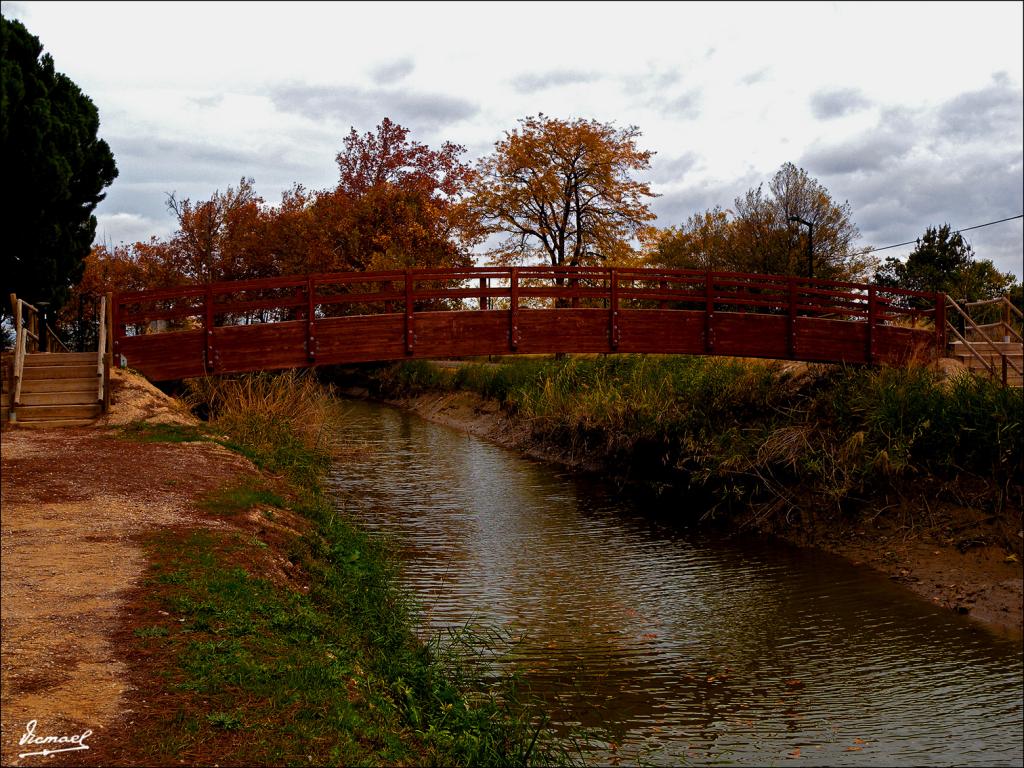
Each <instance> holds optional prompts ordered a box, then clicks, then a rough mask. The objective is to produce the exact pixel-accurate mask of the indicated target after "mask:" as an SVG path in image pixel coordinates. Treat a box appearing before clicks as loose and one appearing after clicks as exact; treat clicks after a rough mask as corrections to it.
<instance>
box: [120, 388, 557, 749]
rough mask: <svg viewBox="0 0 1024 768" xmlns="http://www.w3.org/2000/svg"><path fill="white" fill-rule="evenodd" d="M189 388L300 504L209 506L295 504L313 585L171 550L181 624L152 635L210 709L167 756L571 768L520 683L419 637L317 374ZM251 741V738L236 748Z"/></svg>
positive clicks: (197, 545)
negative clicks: (329, 489) (332, 468)
mask: <svg viewBox="0 0 1024 768" xmlns="http://www.w3.org/2000/svg"><path fill="white" fill-rule="evenodd" d="M187 387H188V390H187V400H188V402H189V403H190V404H191V405H192V407H193V408H195V409H196V410H198V411H201V412H202V413H204V414H205V415H206V416H207V417H208V419H209V422H210V427H211V429H212V430H213V431H215V432H216V433H222V434H224V435H226V436H227V437H228V444H229V445H231V446H232V447H235V448H237V449H238V450H239V451H241V452H242V453H244V454H245V455H247V456H250V457H251V458H252V459H253V460H254V461H255V462H256V463H257V464H258V465H260V466H262V467H265V468H266V469H268V470H271V471H274V472H278V473H281V474H283V475H285V477H286V478H287V480H289V481H290V485H291V488H292V491H293V492H294V494H293V495H294V498H292V499H291V501H290V502H289V501H287V500H285V499H284V498H282V497H281V496H276V497H274V498H271V496H270V495H269V494H268V493H267V492H265V491H263V490H261V489H259V488H256V489H244V488H243V489H242V491H245V493H242V492H239V490H238V489H234V488H233V489H231V490H232V493H231V495H230V497H226V498H222V497H223V496H224V494H220V495H217V494H214V495H213V496H212V497H211V498H210V499H209V503H210V504H211V505H219V506H218V507H217V508H218V509H219V508H220V507H223V506H224V505H225V504H228V505H229V506H231V508H232V510H233V509H234V506H237V504H239V503H244V500H245V499H248V498H250V497H251V499H252V500H253V503H254V504H257V505H258V506H265V505H266V504H268V503H275V504H276V503H287V504H290V506H291V507H292V509H293V510H294V511H295V512H298V513H299V514H301V515H302V516H303V517H304V518H306V519H307V520H308V521H309V522H310V526H309V528H308V530H307V531H306V532H305V533H304V534H302V535H301V536H296V538H295V539H294V540H293V541H292V542H291V544H290V551H289V552H288V555H289V557H288V559H289V560H290V561H291V562H293V563H295V565H296V566H298V568H299V571H298V572H301V574H302V579H303V581H304V582H305V584H306V585H307V586H308V589H307V590H305V591H301V590H294V589H289V588H288V587H283V586H281V585H276V584H273V583H271V582H270V581H268V580H267V579H265V578H262V577H261V576H260V574H258V573H249V572H248V571H247V569H245V568H240V567H238V565H237V563H245V562H255V561H258V560H259V558H258V557H256V556H253V555H252V554H251V553H249V552H248V550H246V547H252V546H259V544H260V542H256V543H255V544H253V543H251V542H249V543H246V542H247V538H246V537H239V536H237V535H236V536H235V537H234V538H233V539H230V540H228V539H226V538H224V539H223V540H222V539H218V538H217V537H218V536H221V534H217V533H216V532H211V533H196V534H195V535H193V536H192V537H191V538H190V539H189V540H188V541H187V542H180V541H178V540H174V541H160V542H157V543H156V559H157V561H158V565H157V570H158V573H159V575H158V577H157V578H156V583H157V584H158V585H159V589H158V592H157V594H158V599H159V600H160V601H161V602H160V606H159V608H160V610H161V611H163V612H162V613H159V612H156V615H159V616H167V615H168V614H171V615H172V616H176V617H177V618H178V620H177V621H175V620H174V619H173V618H168V619H166V620H162V619H161V621H162V622H163V623H161V624H159V625H154V626H153V627H149V628H147V629H146V632H145V633H144V637H143V635H139V637H140V639H145V641H146V642H147V643H150V644H160V645H161V647H163V648H164V649H165V651H166V652H167V653H168V654H171V655H173V656H174V658H175V662H174V663H175V665H176V670H177V673H176V674H175V675H174V677H175V678H176V680H177V685H178V687H179V689H180V690H184V691H194V692H196V694H197V698H200V697H201V699H202V704H201V705H200V704H199V703H198V702H195V701H194V702H193V706H191V707H190V708H186V711H185V712H184V713H182V712H179V713H178V715H177V716H176V718H175V720H174V722H173V723H172V724H170V725H169V727H168V736H167V738H166V739H165V741H164V742H163V743H164V744H165V747H164V749H165V750H166V752H167V753H168V754H175V756H176V754H177V753H181V754H188V753H189V750H192V749H194V747H195V745H196V744H201V745H203V754H204V756H205V758H207V759H209V757H210V752H209V749H208V747H209V746H210V743H212V742H216V741H217V740H219V739H220V740H223V741H222V743H224V744H226V745H228V746H226V747H225V749H228V747H230V751H225V752H224V754H223V755H222V757H223V758H224V759H225V761H227V762H236V763H238V762H241V764H247V763H254V762H255V763H260V764H297V763H302V764H307V763H309V762H310V761H312V762H313V763H314V764H343V765H349V764H360V765H363V764H386V765H387V764H403V765H411V764H426V765H496V766H501V765H509V766H511V765H537V764H540V765H553V764H555V765H558V764H567V763H571V762H572V757H571V754H570V753H569V752H568V751H567V750H566V748H565V744H566V742H563V741H560V740H556V738H555V737H554V735H553V734H552V733H551V732H550V731H549V730H548V729H547V728H545V727H544V724H545V722H546V720H545V718H544V716H543V713H542V712H541V711H540V710H538V709H537V708H535V707H534V706H532V705H528V704H526V703H524V701H523V700H522V699H521V698H520V697H519V696H518V695H517V693H516V690H515V680H514V678H510V679H504V680H501V681H497V682H496V681H494V680H489V681H487V682H486V683H484V682H483V681H481V679H480V678H479V676H477V675H473V674H471V673H470V672H469V669H470V666H471V665H472V663H473V660H472V659H471V658H469V657H467V656H461V657H459V658H457V659H453V658H452V657H451V655H450V654H446V653H442V652H441V648H440V647H439V646H438V645H437V644H429V645H426V644H424V643H422V642H420V641H419V640H418V639H417V638H416V636H415V633H414V631H413V627H414V625H415V621H416V615H415V611H414V609H413V607H412V603H411V601H410V597H409V595H408V594H407V593H406V592H405V591H404V590H403V589H401V588H400V586H399V581H398V578H397V576H398V565H397V559H396V558H395V556H394V555H393V553H391V552H390V551H389V550H388V549H387V547H386V545H385V544H383V543H382V541H381V540H380V539H379V538H378V537H376V536H374V535H372V534H370V533H367V532H366V531H363V530H362V529H360V528H359V527H358V526H357V525H355V524H354V523H353V522H352V521H351V520H350V519H348V518H347V517H346V516H345V515H343V514H342V513H340V512H338V511H337V510H336V509H335V507H334V505H333V504H332V503H331V501H330V499H329V498H328V497H327V496H326V494H325V493H324V492H323V490H322V485H321V483H320V480H321V478H322V476H323V473H324V472H325V471H326V469H327V467H328V465H329V464H328V462H329V458H330V457H329V454H328V449H327V446H328V444H329V443H328V441H327V438H326V434H325V432H326V431H327V430H329V429H330V428H331V425H332V424H335V423H336V421H337V418H338V414H337V411H336V410H335V409H336V407H337V406H336V404H335V403H333V401H332V398H331V397H330V394H329V392H328V391H327V390H325V389H324V388H323V387H322V386H320V385H319V384H318V382H317V381H316V379H315V378H313V377H312V376H310V375H303V374H296V373H293V372H289V373H281V374H252V375H246V376H240V377H237V378H224V379H198V380H193V381H191V382H188V384H187ZM222 538H223V537H222ZM463 665H465V666H463ZM210 710H212V712H211V711H210ZM282 713H286V715H284V716H282ZM221 731H227V732H229V734H228V735H229V736H232V738H226V737H225V736H224V734H222V733H221ZM239 733H241V734H244V735H245V738H243V739H238V738H234V737H233V736H234V735H235V734H239ZM224 739H226V740H224Z"/></svg>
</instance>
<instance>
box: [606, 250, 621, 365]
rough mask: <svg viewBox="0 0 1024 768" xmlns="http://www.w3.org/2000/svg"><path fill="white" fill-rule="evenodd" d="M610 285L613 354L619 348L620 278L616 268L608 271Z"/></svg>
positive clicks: (609, 321) (610, 338)
mask: <svg viewBox="0 0 1024 768" xmlns="http://www.w3.org/2000/svg"><path fill="white" fill-rule="evenodd" d="M608 283H609V286H610V288H611V302H610V304H611V307H610V310H611V312H610V314H609V316H608V324H609V325H608V342H609V346H611V348H612V352H614V351H615V350H617V349H618V348H619V277H618V275H617V274H616V273H615V267H609V269H608Z"/></svg>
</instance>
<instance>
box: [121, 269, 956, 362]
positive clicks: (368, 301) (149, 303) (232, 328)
mask: <svg viewBox="0 0 1024 768" xmlns="http://www.w3.org/2000/svg"><path fill="white" fill-rule="evenodd" d="M111 306H112V313H111V314H112V316H111V327H112V333H111V337H112V341H113V358H114V362H115V365H116V364H118V363H120V364H122V365H128V366H130V367H132V368H135V369H137V370H139V371H140V372H142V373H143V374H144V375H145V376H147V377H148V378H150V379H152V380H154V381H160V380H170V379H180V378H186V377H192V376H201V375H203V374H220V373H238V372H244V371H253V370H266V369H281V368H295V367H304V366H313V365H328V364H343V363H357V362H371V361H387V360H401V359H409V358H439V357H440V358H443V357H462V356H476V355H507V354H516V353H521V354H533V353H554V352H576V353H594V352H634V353H636V352H644V353H661V354H696V355H731V356H739V357H762V358H777V359H784V360H804V361H808V362H832V363H855V364H877V363H893V364H898V363H901V362H903V361H905V360H907V359H908V358H910V357H911V356H915V355H916V356H919V357H925V358H930V357H933V356H936V355H941V354H943V351H942V350H944V349H945V345H946V321H945V311H946V301H945V296H944V295H942V294H931V293H921V292H915V291H906V290H899V289H888V288H881V287H878V286H874V285H865V284H860V283H849V282H837V281H830V280H817V279H807V278H798V277H779V276H773V275H753V274H739V273H726V272H699V271H690V270H659V269H626V268H589V267H579V268H571V267H565V268H552V267H520V268H505V267H477V268H467V269H416V270H406V271H392V272H345V273H333V274H316V275H303V276H296V277H281V278H270V279H260V280H243V281H235V282H223V283H214V284H211V285H204V286H188V287H177V288H167V289H159V290H149V291H141V292H137V293H117V294H114V295H113V298H112V303H111Z"/></svg>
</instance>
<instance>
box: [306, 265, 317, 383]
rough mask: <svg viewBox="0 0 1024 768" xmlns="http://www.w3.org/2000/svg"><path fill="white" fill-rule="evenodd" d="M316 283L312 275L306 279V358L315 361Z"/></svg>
mask: <svg viewBox="0 0 1024 768" xmlns="http://www.w3.org/2000/svg"><path fill="white" fill-rule="evenodd" d="M315 290H316V285H315V283H314V282H313V276H312V275H310V276H309V278H308V280H307V281H306V359H307V360H308V361H309V362H311V363H312V362H315V361H316V336H315V335H314V324H313V319H314V317H315V312H316V294H315Z"/></svg>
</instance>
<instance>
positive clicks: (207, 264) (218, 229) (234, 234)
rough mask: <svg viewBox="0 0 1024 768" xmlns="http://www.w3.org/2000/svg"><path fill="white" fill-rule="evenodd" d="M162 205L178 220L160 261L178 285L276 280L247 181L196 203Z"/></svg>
mask: <svg viewBox="0 0 1024 768" xmlns="http://www.w3.org/2000/svg"><path fill="white" fill-rule="evenodd" d="M167 205H168V207H169V208H170V209H171V211H172V212H173V213H174V215H175V216H176V217H177V219H178V229H177V231H176V232H175V233H174V235H172V236H171V239H170V241H169V242H168V243H167V246H166V247H167V253H166V256H165V258H166V259H167V260H168V261H169V262H170V263H171V264H172V265H173V268H174V269H175V270H176V271H177V273H178V274H179V275H180V276H181V278H182V280H183V282H188V283H213V282H218V281H221V280H243V279H247V278H256V277H271V276H273V275H275V274H278V268H277V265H276V264H275V263H274V260H273V255H272V250H271V248H270V241H269V239H268V238H267V218H268V214H267V212H266V210H265V205H264V202H263V198H261V197H260V196H259V195H257V194H256V191H255V186H254V182H253V180H252V179H251V178H243V179H241V180H240V181H239V183H238V187H237V188H235V187H228V188H227V191H226V192H220V191H219V190H217V191H215V192H214V193H213V196H212V197H211V198H210V199H209V200H206V201H201V202H197V203H193V202H192V201H191V200H190V199H188V198H185V199H184V200H180V201H179V200H178V199H177V198H176V197H175V196H174V195H171V196H170V197H169V199H168V202H167Z"/></svg>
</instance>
